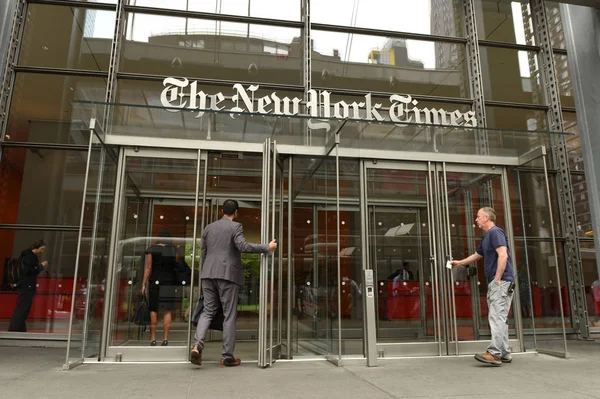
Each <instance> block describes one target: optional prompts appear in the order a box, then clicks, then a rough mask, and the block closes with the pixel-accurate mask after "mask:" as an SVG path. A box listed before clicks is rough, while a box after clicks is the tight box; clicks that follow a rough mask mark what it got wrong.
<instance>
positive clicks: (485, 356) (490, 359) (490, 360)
mask: <svg viewBox="0 0 600 399" xmlns="http://www.w3.org/2000/svg"><path fill="white" fill-rule="evenodd" d="M475 360H477V361H478V362H482V363H487V364H493V365H494V366H500V365H502V360H500V356H494V355H492V354H491V353H489V352H485V353H479V354H477V355H475Z"/></svg>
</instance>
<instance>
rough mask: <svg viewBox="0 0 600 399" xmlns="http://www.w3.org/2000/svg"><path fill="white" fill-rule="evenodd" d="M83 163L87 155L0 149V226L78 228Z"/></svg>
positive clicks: (83, 170)
mask: <svg viewBox="0 0 600 399" xmlns="http://www.w3.org/2000/svg"><path fill="white" fill-rule="evenodd" d="M86 163H87V151H63V150H53V149H45V148H39V149H38V148H30V149H25V148H4V149H3V151H2V161H1V163H0V181H2V182H5V183H7V184H8V185H9V187H10V189H9V190H0V223H5V224H15V223H18V224H33V225H36V224H37V225H40V224H42V225H59V226H79V221H80V218H81V195H82V193H83V181H84V177H85V176H84V174H85V169H86ZM88 226H91V224H90V225H88Z"/></svg>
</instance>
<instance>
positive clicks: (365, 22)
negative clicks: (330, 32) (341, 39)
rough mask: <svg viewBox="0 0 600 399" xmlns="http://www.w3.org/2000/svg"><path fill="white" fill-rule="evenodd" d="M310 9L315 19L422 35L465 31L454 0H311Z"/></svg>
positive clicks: (457, 3)
mask: <svg viewBox="0 0 600 399" xmlns="http://www.w3.org/2000/svg"><path fill="white" fill-rule="evenodd" d="M351 5H352V6H351ZM310 12H311V20H312V22H314V23H322V24H330V25H341V26H352V27H359V28H370V29H381V30H390V31H398V32H409V33H420V34H424V35H429V34H430V35H437V36H463V35H464V32H463V27H462V17H461V16H462V10H461V4H460V2H456V1H453V0H433V1H431V2H427V1H413V0H371V1H355V2H353V3H351V2H349V1H347V0H327V1H314V2H311V10H310Z"/></svg>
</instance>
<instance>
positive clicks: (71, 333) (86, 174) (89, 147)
mask: <svg viewBox="0 0 600 399" xmlns="http://www.w3.org/2000/svg"><path fill="white" fill-rule="evenodd" d="M93 140H94V135H93V134H92V133H91V132H90V140H89V143H88V154H87V162H86V165H85V177H84V179H83V194H82V199H81V214H80V217H79V232H78V238H77V252H76V256H75V270H74V271H73V294H72V296H71V315H70V316H69V333H68V335H67V354H66V361H65V366H68V364H69V356H70V355H71V338H72V336H73V316H74V314H75V295H76V294H77V273H78V272H79V256H80V254H81V240H82V236H83V218H84V216H85V197H86V196H87V184H88V178H89V174H90V161H91V159H92V141H93ZM81 356H82V358H83V353H82V354H81Z"/></svg>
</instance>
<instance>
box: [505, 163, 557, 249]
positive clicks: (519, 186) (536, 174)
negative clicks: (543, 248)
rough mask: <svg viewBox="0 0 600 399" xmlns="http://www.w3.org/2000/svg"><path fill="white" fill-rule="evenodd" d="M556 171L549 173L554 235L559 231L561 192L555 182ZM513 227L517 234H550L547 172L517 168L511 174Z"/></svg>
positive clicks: (546, 235)
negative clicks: (559, 197) (557, 189)
mask: <svg viewBox="0 0 600 399" xmlns="http://www.w3.org/2000/svg"><path fill="white" fill-rule="evenodd" d="M555 179H556V174H555V173H549V174H548V181H549V184H550V198H551V200H552V204H551V206H552V216H553V220H554V224H555V226H554V231H555V234H560V231H561V229H560V217H559V208H558V195H557V192H556V191H555V190H556V184H555ZM508 180H509V185H510V197H511V203H514V204H517V205H516V206H513V208H512V214H513V219H514V220H515V222H513V229H514V232H515V236H516V237H522V236H526V237H536V238H546V239H547V238H549V237H551V233H552V232H551V230H550V227H551V226H550V213H549V207H550V205H549V204H548V194H547V186H546V177H545V176H544V171H543V170H540V171H533V172H532V171H523V170H518V171H516V172H511V173H510V174H509V179H508Z"/></svg>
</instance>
